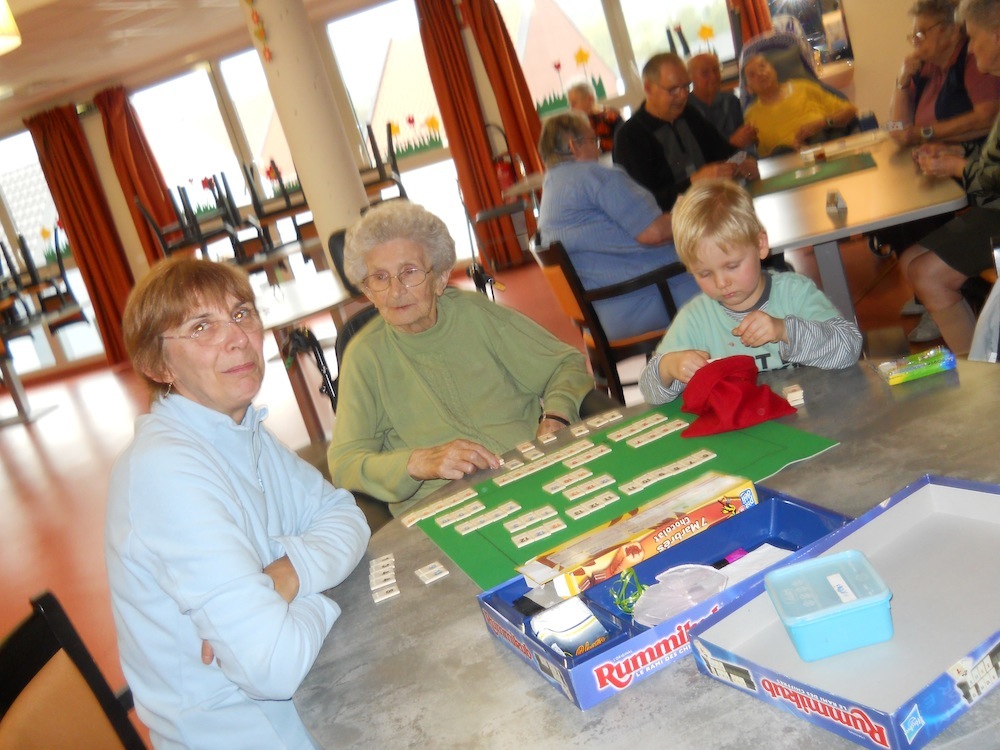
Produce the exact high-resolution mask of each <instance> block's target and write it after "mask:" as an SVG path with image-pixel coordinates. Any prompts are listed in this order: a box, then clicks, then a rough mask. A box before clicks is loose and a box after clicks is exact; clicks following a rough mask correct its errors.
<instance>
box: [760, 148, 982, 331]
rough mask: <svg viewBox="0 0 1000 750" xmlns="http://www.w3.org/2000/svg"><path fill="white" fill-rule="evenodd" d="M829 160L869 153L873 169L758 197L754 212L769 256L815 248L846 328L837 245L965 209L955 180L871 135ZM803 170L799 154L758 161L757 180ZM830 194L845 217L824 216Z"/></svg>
mask: <svg viewBox="0 0 1000 750" xmlns="http://www.w3.org/2000/svg"><path fill="white" fill-rule="evenodd" d="M825 146H826V150H827V152H828V153H829V154H830V156H829V158H831V159H832V158H836V154H835V153H834V152H835V151H839V152H841V153H847V152H850V151H852V150H855V149H856V150H864V151H868V152H869V153H870V154H871V155H872V157H873V158H874V159H875V163H876V165H877V166H876V168H875V169H864V170H861V171H857V172H852V173H850V174H846V175H840V176H838V177H836V178H834V179H830V180H823V181H820V182H815V183H812V184H810V185H804V186H802V187H797V188H793V189H791V190H784V191H781V192H777V193H770V194H768V195H762V196H760V197H758V198H755V199H754V208H755V209H756V211H757V215H758V216H759V217H760V220H761V222H762V223H763V224H764V228H765V229H767V239H768V242H769V243H770V245H771V250H772V251H774V252H779V251H783V250H791V249H794V248H798V247H805V246H808V245H813V246H814V252H815V254H816V263H817V265H818V266H819V273H820V279H821V281H822V284H823V291H824V292H825V293H826V295H827V296H828V297H829V298H830V300H831V301H832V302H833V304H834V305H836V307H837V309H838V310H840V312H841V313H842V314H843V315H844V317H845V318H847V319H848V320H854V319H855V314H854V303H853V301H852V300H851V293H850V290H849V289H848V287H847V277H846V276H845V275H844V264H843V261H842V260H841V257H840V245H839V242H840V240H843V239H847V238H848V237H850V236H851V235H853V234H861V233H864V232H872V231H875V230H876V229H883V228H885V227H891V226H896V225H899V224H905V223H906V222H910V221H915V220H917V219H923V218H926V217H928V216H935V215H937V214H942V213H945V212H947V211H955V210H957V209H959V208H962V207H964V206H965V205H966V203H967V199H966V195H965V191H964V190H963V189H962V187H961V185H959V184H958V183H957V182H955V181H954V180H951V179H948V178H943V177H926V176H924V175H922V174H920V171H919V169H918V168H917V166H916V164H914V163H913V159H912V158H911V157H910V149H908V148H904V147H901V146H898V145H897V144H896V143H895V142H894V141H892V140H890V139H889V138H888V137H887V136H886V134H885V133H883V132H881V131H873V132H869V133H861V134H859V135H858V136H852V137H850V138H846V139H843V140H841V141H834V142H831V143H830V144H825ZM805 166H806V165H805V164H804V163H803V161H802V158H801V157H800V156H799V155H798V154H787V155H785V156H778V157H773V158H770V159H762V160H761V161H760V162H759V168H760V176H761V178H762V179H764V178H768V177H773V176H775V175H778V174H782V173H784V172H788V171H790V170H795V169H801V168H803V167H805ZM831 190H836V191H837V192H839V193H840V195H841V196H842V197H843V199H844V202H845V203H846V204H847V211H846V213H845V214H843V215H840V216H831V215H830V214H829V213H827V210H826V197H827V193H828V192H829V191H831Z"/></svg>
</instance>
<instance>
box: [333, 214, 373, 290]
mask: <svg viewBox="0 0 1000 750" xmlns="http://www.w3.org/2000/svg"><path fill="white" fill-rule="evenodd" d="M346 236H347V230H346V229H341V230H340V231H338V232H334V233H333V234H331V235H330V240H329V242H328V243H327V244H328V246H329V248H330V257H331V258H333V267H334V268H336V269H337V275H338V276H340V281H341V283H342V284H343V285H344V289H346V290H347V291H348V292H350V293H351V296H352V297H362V296H364V292H363V291H361V290H360V289H358V288H357V287H356V286H354V284H352V283H351V282H350V281H348V280H347V274H346V273H344V239H345V237H346Z"/></svg>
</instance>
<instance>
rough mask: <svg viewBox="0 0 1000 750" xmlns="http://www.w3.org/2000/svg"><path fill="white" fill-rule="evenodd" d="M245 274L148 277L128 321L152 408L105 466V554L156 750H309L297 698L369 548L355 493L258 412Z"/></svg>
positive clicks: (212, 268) (165, 271) (121, 632)
mask: <svg viewBox="0 0 1000 750" xmlns="http://www.w3.org/2000/svg"><path fill="white" fill-rule="evenodd" d="M253 299H254V295H253V291H252V290H251V288H250V284H249V282H248V281H247V277H246V274H244V273H243V272H242V271H241V270H239V269H236V268H234V267H231V266H227V265H222V264H217V263H212V262H209V261H200V260H193V259H189V258H177V259H171V260H166V261H162V262H160V263H159V264H157V265H155V266H154V267H153V268H152V269H151V271H150V272H149V274H148V275H147V276H146V277H145V278H144V279H143V280H142V281H141V282H140V283H139V284H138V285H137V286H136V288H135V289H134V290H133V291H132V294H131V295H130V297H129V300H128V303H127V305H126V308H125V315H124V319H123V330H124V334H125V345H126V348H127V350H128V352H129V356H130V357H131V360H132V364H133V367H134V368H135V370H136V372H137V373H138V374H139V375H141V376H142V378H143V379H144V380H145V381H146V383H147V385H148V386H149V387H150V389H151V393H152V394H153V403H152V405H151V407H150V413H149V414H148V415H144V416H141V417H139V419H138V420H137V421H136V428H135V437H134V438H133V440H132V443H131V444H130V445H129V446H128V448H127V449H126V450H125V452H124V453H123V454H122V456H121V457H120V458H119V460H118V461H117V463H116V464H115V467H114V470H113V472H112V475H111V480H110V485H109V490H108V507H107V522H106V532H105V559H106V563H107V569H108V578H109V581H110V587H111V603H112V610H113V613H114V618H115V626H116V630H117V633H118V649H119V655H120V658H121V662H122V669H123V671H124V673H125V678H126V679H127V681H128V683H129V686H130V687H131V688H132V693H133V695H134V697H135V704H136V708H137V710H138V714H139V718H140V719H142V721H143V722H144V723H145V724H146V726H147V727H149V730H150V734H151V736H152V740H153V744H154V746H156V747H261V748H263V747H267V748H279V747H280V748H311V747H315V746H316V745H315V743H314V741H313V739H312V738H311V737H310V735H309V733H308V731H307V730H306V728H305V727H304V726H303V724H302V722H301V720H300V719H299V716H298V714H297V712H296V710H295V706H294V705H293V704H292V701H291V697H292V693H294V692H295V689H296V688H297V687H298V685H299V683H300V681H301V680H302V678H303V677H305V675H306V673H307V672H308V671H309V669H310V667H311V666H312V663H313V661H314V660H315V658H316V655H317V653H318V652H319V649H320V646H322V644H323V640H324V639H325V638H326V635H327V633H328V632H329V631H330V628H331V627H332V626H333V623H334V621H335V620H336V619H337V617H338V616H339V614H340V608H339V607H338V606H337V605H336V604H335V603H334V602H333V601H332V600H331V599H329V598H327V597H326V596H324V595H323V594H322V593H321V592H323V591H326V590H327V589H329V588H331V587H333V586H336V585H337V584H338V583H340V582H341V581H342V580H344V578H346V577H347V575H348V574H349V573H350V572H351V571H352V570H353V569H354V567H355V565H357V563H358V561H359V560H360V559H361V556H362V555H363V554H364V551H365V549H366V547H367V544H368V538H369V536H370V532H369V529H368V524H367V523H366V521H365V517H364V514H363V513H362V512H361V511H360V510H359V509H358V507H357V505H356V504H355V502H354V499H353V498H352V497H351V495H350V494H349V493H348V492H346V491H344V490H338V489H334V487H333V486H331V485H330V483H329V482H327V481H325V480H324V478H323V475H322V474H321V473H320V472H319V471H317V470H316V469H315V468H313V467H312V466H310V465H309V464H307V463H306V462H305V461H302V460H301V459H300V458H299V457H298V456H296V455H295V453H293V452H292V451H290V450H289V449H288V448H286V447H284V446H283V445H281V444H280V443H279V442H278V441H277V440H276V439H275V437H274V436H273V435H272V434H271V433H270V432H269V431H268V430H267V428H265V427H264V425H263V420H264V418H265V417H266V416H267V410H266V409H257V408H254V407H253V406H252V405H251V401H252V399H253V398H254V396H255V395H256V394H257V391H258V390H259V389H260V386H261V381H262V380H263V377H264V356H263V332H262V325H261V321H260V318H259V317H258V315H257V310H256V308H255V307H254V302H253Z"/></svg>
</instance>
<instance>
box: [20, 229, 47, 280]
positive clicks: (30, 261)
mask: <svg viewBox="0 0 1000 750" xmlns="http://www.w3.org/2000/svg"><path fill="white" fill-rule="evenodd" d="M17 244H18V245H20V246H21V260H23V261H24V268H25V270H26V271H27V272H28V278H30V279H31V284H32V286H37V285H38V284H41V283H42V279H41V277H39V275H38V266H36V265H35V260H34V258H32V257H31V248H29V247H28V243H27V241H26V240H25V239H24V235H23V234H19V235H17Z"/></svg>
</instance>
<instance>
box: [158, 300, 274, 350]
mask: <svg viewBox="0 0 1000 750" xmlns="http://www.w3.org/2000/svg"><path fill="white" fill-rule="evenodd" d="M231 325H235V326H239V328H240V330H241V331H243V332H244V333H256V332H257V331H259V330H261V329H262V328H263V327H264V324H263V323H262V322H261V319H260V316H259V315H258V314H257V311H256V310H255V309H254V308H252V307H241V308H239V309H238V310H236V312H234V313H233V317H232V319H231V320H199V321H198V322H196V323H194V324H192V326H191V331H190V333H184V334H178V335H177V336H166V335H161V336H160V338H161V339H190V340H191V341H193V342H195V343H196V344H200V345H201V346H218V345H219V344H221V343H222V342H223V341H225V340H226V336H227V335H229V326H231Z"/></svg>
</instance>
